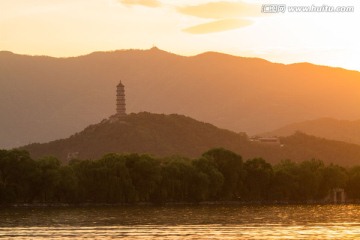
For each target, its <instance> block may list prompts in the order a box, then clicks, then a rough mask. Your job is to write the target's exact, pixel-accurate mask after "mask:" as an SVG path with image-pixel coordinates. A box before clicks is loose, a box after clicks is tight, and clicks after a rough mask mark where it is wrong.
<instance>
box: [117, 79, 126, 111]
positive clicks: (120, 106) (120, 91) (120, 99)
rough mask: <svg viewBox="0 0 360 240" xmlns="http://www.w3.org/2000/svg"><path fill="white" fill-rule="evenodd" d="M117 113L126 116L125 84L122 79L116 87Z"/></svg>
mask: <svg viewBox="0 0 360 240" xmlns="http://www.w3.org/2000/svg"><path fill="white" fill-rule="evenodd" d="M116 115H117V117H120V118H121V117H124V116H126V104H125V86H124V85H123V84H122V82H121V81H120V83H119V84H118V85H117V87H116Z"/></svg>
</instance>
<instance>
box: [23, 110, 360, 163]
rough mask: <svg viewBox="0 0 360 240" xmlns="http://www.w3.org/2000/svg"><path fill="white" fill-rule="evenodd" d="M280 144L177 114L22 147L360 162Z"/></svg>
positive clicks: (293, 141)
mask: <svg viewBox="0 0 360 240" xmlns="http://www.w3.org/2000/svg"><path fill="white" fill-rule="evenodd" d="M281 143H282V144H283V146H282V147H281V146H280V145H271V144H262V143H255V142H251V141H249V139H248V138H247V136H246V135H243V134H236V133H234V132H231V131H228V130H224V129H219V128H217V127H215V126H213V125H211V124H208V123H203V122H199V121H196V120H194V119H191V118H189V117H185V116H181V115H177V114H172V115H164V114H152V113H145V112H144V113H138V114H130V115H128V116H127V117H126V118H124V119H123V120H121V121H115V122H114V121H109V120H103V121H102V122H101V123H99V124H94V125H90V126H89V127H87V128H85V129H84V130H83V131H81V132H79V133H77V134H74V135H72V136H71V137H69V138H67V139H62V140H56V141H52V142H49V143H44V144H31V145H28V146H25V147H23V148H24V149H26V150H28V151H30V153H31V155H32V157H34V158H39V157H43V156H56V157H58V158H60V159H62V160H66V158H67V156H68V154H69V153H74V152H78V153H79V155H78V157H79V158H81V159H88V158H90V159H96V158H99V157H101V156H103V155H104V154H106V153H110V152H117V153H149V154H152V155H155V156H171V155H181V156H185V157H199V156H201V154H202V153H204V152H205V151H207V150H209V149H211V148H215V147H223V148H227V149H229V150H231V151H234V152H236V153H239V154H240V155H242V156H243V158H244V159H245V160H246V159H249V158H255V157H262V158H264V159H266V160H267V161H269V162H272V163H274V162H279V161H280V160H283V159H291V160H294V161H304V160H309V159H312V158H316V159H321V160H323V161H324V162H327V163H337V164H341V165H355V164H359V163H360V146H359V145H355V144H348V143H344V142H339V141H330V140H326V139H322V138H318V137H313V136H309V135H306V134H302V133H296V134H294V135H292V136H289V137H284V138H281Z"/></svg>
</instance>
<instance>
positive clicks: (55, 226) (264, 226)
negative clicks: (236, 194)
mask: <svg viewBox="0 0 360 240" xmlns="http://www.w3.org/2000/svg"><path fill="white" fill-rule="evenodd" d="M9 238H11V239H135V240H136V239H171V240H173V239H224V240H225V239H357V238H358V239H360V205H293V206H237V205H236V206H234V205H226V206H218V205H215V206H208V205H207V206H171V207H169V206H166V207H151V206H133V207H79V208H74V207H61V208H60V207H59V208H54V207H52V208H8V209H0V239H9Z"/></svg>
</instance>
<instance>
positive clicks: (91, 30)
mask: <svg viewBox="0 0 360 240" xmlns="http://www.w3.org/2000/svg"><path fill="white" fill-rule="evenodd" d="M271 3H277V4H278V3H279V2H278V1H273V0H267V1H214V0H212V1H210V0H208V1H205V0H196V1H190V0H186V1H170V0H161V1H160V0H71V1H70V0H54V1H46V0H29V1H23V0H14V1H1V2H0V9H1V10H0V43H1V45H0V50H7V51H13V52H15V53H21V54H31V55H51V56H57V57H66V56H76V55H82V54H87V53H90V52H93V51H99V50H115V49H128V48H138V49H146V48H150V47H151V46H153V45H156V46H158V47H159V48H162V49H164V50H167V51H170V52H174V53H177V54H181V55H194V54H198V53H201V52H204V51H218V52H225V53H229V54H234V55H241V56H249V57H260V58H265V59H268V60H271V61H274V62H283V63H293V62H304V61H306V62H312V63H315V64H320V65H330V66H337V67H343V68H348V69H356V70H360V67H359V65H358V62H359V61H360V54H359V53H360V45H359V44H358V42H360V35H359V34H358V33H357V31H356V30H355V29H354V27H353V26H354V24H355V23H356V22H359V20H360V15H359V13H358V11H357V10H358V9H360V2H359V1H355V0H350V1H339V0H330V1H327V2H326V4H327V5H331V6H354V9H355V11H354V12H350V13H325V12H322V13H304V12H299V13H290V12H284V13H273V14H271V13H270V14H269V13H262V12H261V9H262V5H263V4H271ZM283 4H286V5H287V6H290V4H291V5H293V6H299V5H301V6H311V5H314V4H317V3H316V2H314V1H313V0H312V1H309V0H305V1H298V0H293V1H287V0H284V2H283Z"/></svg>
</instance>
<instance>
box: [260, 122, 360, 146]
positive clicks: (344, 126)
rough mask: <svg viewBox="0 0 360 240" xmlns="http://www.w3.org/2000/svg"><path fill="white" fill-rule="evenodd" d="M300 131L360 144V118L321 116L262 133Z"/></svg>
mask: <svg viewBox="0 0 360 240" xmlns="http://www.w3.org/2000/svg"><path fill="white" fill-rule="evenodd" d="M297 131H300V132H303V133H306V134H309V135H314V136H318V137H323V138H326V139H333V140H339V141H343V142H348V143H355V144H360V120H357V121H348V120H336V119H333V118H321V119H316V120H311V121H304V122H299V123H294V124H290V125H287V126H285V127H282V128H279V129H277V130H274V131H271V132H267V133H264V134H260V135H262V136H290V135H292V134H294V133H295V132H297Z"/></svg>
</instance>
